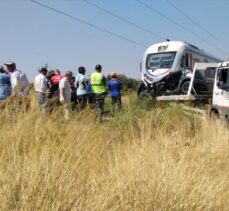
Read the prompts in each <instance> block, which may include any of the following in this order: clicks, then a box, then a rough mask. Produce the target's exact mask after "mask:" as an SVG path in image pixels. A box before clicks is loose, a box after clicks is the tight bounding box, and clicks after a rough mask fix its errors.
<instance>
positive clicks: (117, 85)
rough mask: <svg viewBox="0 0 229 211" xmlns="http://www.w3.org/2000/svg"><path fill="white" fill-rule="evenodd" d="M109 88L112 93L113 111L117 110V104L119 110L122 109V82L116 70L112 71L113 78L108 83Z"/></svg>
mask: <svg viewBox="0 0 229 211" xmlns="http://www.w3.org/2000/svg"><path fill="white" fill-rule="evenodd" d="M107 88H108V90H109V93H110V97H111V103H112V108H113V113H114V112H115V110H116V109H115V108H116V105H117V107H118V110H119V111H120V110H121V107H122V100H121V89H122V82H121V81H120V80H119V79H118V78H117V74H116V73H115V72H112V73H111V79H110V80H109V81H108V83H107Z"/></svg>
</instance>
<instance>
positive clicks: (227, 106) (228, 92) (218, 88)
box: [211, 62, 229, 119]
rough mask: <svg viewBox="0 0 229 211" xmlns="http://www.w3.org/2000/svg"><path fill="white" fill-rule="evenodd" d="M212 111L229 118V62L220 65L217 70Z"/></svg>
mask: <svg viewBox="0 0 229 211" xmlns="http://www.w3.org/2000/svg"><path fill="white" fill-rule="evenodd" d="M211 111H212V113H214V114H216V115H218V116H224V117H225V118H226V119H228V117H229V62H223V63H220V64H219V65H218V68H217V70H216V74H215V83H214V88H213V97H212V108H211Z"/></svg>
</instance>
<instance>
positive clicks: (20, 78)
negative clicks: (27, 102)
mask: <svg viewBox="0 0 229 211" xmlns="http://www.w3.org/2000/svg"><path fill="white" fill-rule="evenodd" d="M10 82H11V86H12V92H13V95H15V94H18V95H24V96H27V95H28V94H29V81H28V79H27V77H26V75H25V73H23V72H21V71H20V70H17V69H15V70H14V72H12V73H11V76H10Z"/></svg>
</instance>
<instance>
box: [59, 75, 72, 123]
mask: <svg viewBox="0 0 229 211" xmlns="http://www.w3.org/2000/svg"><path fill="white" fill-rule="evenodd" d="M72 78H73V73H72V71H67V72H66V74H65V77H63V78H62V79H61V80H60V83H59V90H60V103H61V104H62V105H63V111H64V118H65V120H68V119H69V117H70V105H71V92H72V90H71V81H72Z"/></svg>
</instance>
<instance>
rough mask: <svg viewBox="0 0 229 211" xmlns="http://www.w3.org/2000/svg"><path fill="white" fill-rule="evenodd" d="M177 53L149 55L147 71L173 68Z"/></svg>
mask: <svg viewBox="0 0 229 211" xmlns="http://www.w3.org/2000/svg"><path fill="white" fill-rule="evenodd" d="M175 55H176V52H167V53H155V54H149V55H148V57H147V62H146V65H147V69H154V68H171V67H172V65H173V61H174V58H175Z"/></svg>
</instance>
